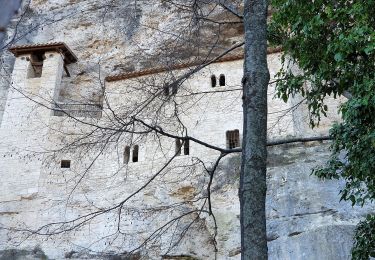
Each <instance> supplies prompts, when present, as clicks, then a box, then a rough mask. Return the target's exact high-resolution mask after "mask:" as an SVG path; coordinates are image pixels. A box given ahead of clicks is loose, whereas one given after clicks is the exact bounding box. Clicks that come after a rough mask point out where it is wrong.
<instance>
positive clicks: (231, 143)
mask: <svg viewBox="0 0 375 260" xmlns="http://www.w3.org/2000/svg"><path fill="white" fill-rule="evenodd" d="M226 135H227V148H228V149H233V148H236V147H240V131H239V130H238V129H236V130H232V131H227V133H226Z"/></svg>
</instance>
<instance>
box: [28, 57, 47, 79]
mask: <svg viewBox="0 0 375 260" xmlns="http://www.w3.org/2000/svg"><path fill="white" fill-rule="evenodd" d="M43 59H44V53H36V54H32V55H30V58H29V67H28V71H27V78H28V79H31V78H40V77H41V76H42V70H43Z"/></svg>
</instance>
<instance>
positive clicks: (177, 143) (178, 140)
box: [176, 139, 181, 155]
mask: <svg viewBox="0 0 375 260" xmlns="http://www.w3.org/2000/svg"><path fill="white" fill-rule="evenodd" d="M176 155H181V141H180V139H176Z"/></svg>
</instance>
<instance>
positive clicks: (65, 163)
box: [61, 160, 70, 168]
mask: <svg viewBox="0 0 375 260" xmlns="http://www.w3.org/2000/svg"><path fill="white" fill-rule="evenodd" d="M61 168H70V160H61Z"/></svg>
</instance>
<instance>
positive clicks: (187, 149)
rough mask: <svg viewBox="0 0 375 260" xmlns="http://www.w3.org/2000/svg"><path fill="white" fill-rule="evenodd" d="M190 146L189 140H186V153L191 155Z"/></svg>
mask: <svg viewBox="0 0 375 260" xmlns="http://www.w3.org/2000/svg"><path fill="white" fill-rule="evenodd" d="M189 153H190V147H189V140H185V141H184V155H189Z"/></svg>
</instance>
